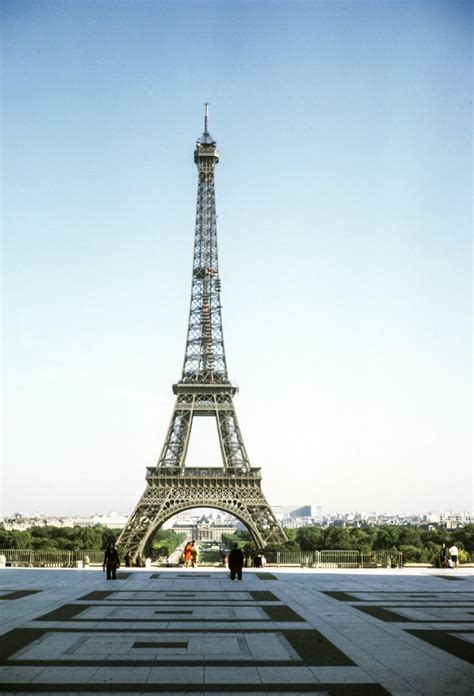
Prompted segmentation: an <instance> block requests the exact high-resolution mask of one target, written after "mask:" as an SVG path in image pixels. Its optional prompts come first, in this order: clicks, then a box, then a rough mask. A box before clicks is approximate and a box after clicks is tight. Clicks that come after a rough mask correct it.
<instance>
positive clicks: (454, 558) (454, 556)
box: [449, 544, 459, 568]
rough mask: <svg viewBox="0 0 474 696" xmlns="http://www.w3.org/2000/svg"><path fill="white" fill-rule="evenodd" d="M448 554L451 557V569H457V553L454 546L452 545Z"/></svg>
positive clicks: (456, 548)
mask: <svg viewBox="0 0 474 696" xmlns="http://www.w3.org/2000/svg"><path fill="white" fill-rule="evenodd" d="M449 554H450V556H451V561H452V562H453V568H458V567H459V560H458V559H459V551H458V547H457V546H456V544H453V545H452V546H451V548H450V549H449Z"/></svg>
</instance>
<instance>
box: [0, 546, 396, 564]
mask: <svg viewBox="0 0 474 696" xmlns="http://www.w3.org/2000/svg"><path fill="white" fill-rule="evenodd" d="M0 556H4V557H5V562H6V565H7V566H23V567H29V568H38V567H40V568H77V567H79V568H81V567H83V566H85V565H101V564H102V561H103V558H104V552H103V551H98V550H96V549H93V550H87V549H85V550H82V551H46V550H42V549H0ZM266 560H267V563H269V564H271V565H277V566H299V567H301V568H380V567H382V568H390V567H401V566H402V565H403V559H402V554H401V553H397V554H388V553H370V554H367V553H361V552H360V551H350V550H346V551H339V550H334V551H292V552H289V551H277V552H276V553H270V552H269V553H268V554H266Z"/></svg>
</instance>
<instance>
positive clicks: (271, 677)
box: [257, 666, 320, 684]
mask: <svg viewBox="0 0 474 696" xmlns="http://www.w3.org/2000/svg"><path fill="white" fill-rule="evenodd" d="M257 669H258V673H259V675H260V679H261V680H262V683H263V684H296V683H298V684H315V683H317V682H318V681H320V679H318V677H317V676H316V675H315V674H314V673H313V672H312V671H311V669H310V668H309V667H299V666H297V667H257Z"/></svg>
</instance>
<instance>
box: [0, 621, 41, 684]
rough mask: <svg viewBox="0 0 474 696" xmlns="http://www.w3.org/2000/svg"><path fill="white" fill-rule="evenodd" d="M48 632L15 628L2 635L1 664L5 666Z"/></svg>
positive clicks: (0, 643) (37, 629)
mask: <svg viewBox="0 0 474 696" xmlns="http://www.w3.org/2000/svg"><path fill="white" fill-rule="evenodd" d="M47 632H48V630H47V629H46V628H14V629H13V630H11V631H8V633H5V634H4V635H2V637H1V638H2V639H1V640H0V664H5V662H6V661H7V660H8V658H9V657H11V656H12V655H14V654H15V653H16V652H18V651H19V650H22V649H23V648H25V647H26V646H27V645H29V644H30V643H32V642H33V641H34V640H38V638H41V636H43V635H44V634H45V633H47ZM0 693H1V692H0Z"/></svg>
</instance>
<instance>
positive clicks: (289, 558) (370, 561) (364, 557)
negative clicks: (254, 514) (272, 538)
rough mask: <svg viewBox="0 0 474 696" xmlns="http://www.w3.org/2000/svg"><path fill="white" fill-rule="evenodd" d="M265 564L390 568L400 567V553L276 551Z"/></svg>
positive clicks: (401, 563)
mask: <svg viewBox="0 0 474 696" xmlns="http://www.w3.org/2000/svg"><path fill="white" fill-rule="evenodd" d="M266 559H267V563H272V564H276V565H278V566H288V565H293V566H300V567H301V568H390V567H398V568H399V567H401V566H402V565H403V558H402V554H401V553H396V554H389V553H362V552H361V551H353V550H329V551H277V552H276V553H273V554H270V553H269V554H268V555H267V556H266Z"/></svg>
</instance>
